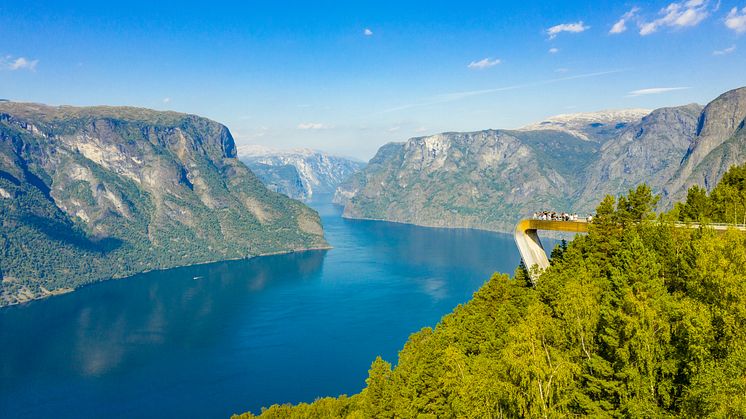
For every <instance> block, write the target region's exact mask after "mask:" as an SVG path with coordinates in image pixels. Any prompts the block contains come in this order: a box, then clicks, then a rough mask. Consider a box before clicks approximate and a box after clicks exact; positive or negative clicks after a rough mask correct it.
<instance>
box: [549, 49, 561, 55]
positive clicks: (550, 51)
mask: <svg viewBox="0 0 746 419" xmlns="http://www.w3.org/2000/svg"><path fill="white" fill-rule="evenodd" d="M558 52H559V48H549V53H550V54H556V53H558Z"/></svg>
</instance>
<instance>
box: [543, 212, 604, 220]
mask: <svg viewBox="0 0 746 419" xmlns="http://www.w3.org/2000/svg"><path fill="white" fill-rule="evenodd" d="M580 219H581V218H580V216H579V215H578V214H575V213H573V214H568V213H566V212H563V213H559V212H555V211H539V212H535V213H534V220H543V221H578V220H580ZM585 221H588V222H591V221H593V216H592V215H589V216H587V217H585Z"/></svg>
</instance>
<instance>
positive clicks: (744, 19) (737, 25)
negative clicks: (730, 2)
mask: <svg viewBox="0 0 746 419" xmlns="http://www.w3.org/2000/svg"><path fill="white" fill-rule="evenodd" d="M725 26H727V27H728V29H732V30H734V31H736V33H739V34H740V33H744V32H746V7H744V8H743V9H741V11H740V12H739V11H738V8H737V7H734V8H732V9H731V10H730V13H728V16H727V17H726V18H725Z"/></svg>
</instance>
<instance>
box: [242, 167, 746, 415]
mask: <svg viewBox="0 0 746 419" xmlns="http://www.w3.org/2000/svg"><path fill="white" fill-rule="evenodd" d="M656 202H657V197H655V196H653V194H652V192H651V190H650V188H648V187H647V186H645V185H642V186H639V187H637V188H636V189H634V190H630V191H629V193H628V194H627V195H626V196H621V197H619V198H618V199H614V198H613V197H611V196H607V197H606V198H605V199H604V200H603V201H602V202H601V203H600V205H599V206H598V208H597V217H596V218H595V220H594V222H593V223H592V225H591V228H590V232H589V233H588V234H587V235H583V236H578V237H576V238H575V239H574V240H573V241H572V242H570V243H568V244H567V245H566V246H559V247H557V248H556V249H555V250H554V251H553V258H552V265H551V266H550V267H549V268H548V269H547V270H546V271H545V272H544V273H543V274H542V275H541V278H540V280H539V281H538V283H537V284H536V286H532V284H531V281H529V280H528V275H527V272H526V271H525V269H523V268H522V267H519V268H518V269H517V270H516V273H515V275H514V277H513V278H510V277H509V276H507V275H498V274H495V275H494V276H493V277H492V278H491V279H490V280H489V281H488V282H487V283H486V284H485V285H484V286H483V287H482V289H480V290H479V291H478V292H476V293H475V294H474V298H473V299H472V300H471V301H469V302H468V303H466V304H464V305H461V306H459V307H457V308H456V309H455V310H454V312H453V313H451V314H449V315H447V316H445V317H444V318H443V319H442V320H441V322H440V323H439V324H438V325H437V326H436V327H435V328H434V329H431V328H424V329H422V330H421V331H419V332H417V333H414V334H413V335H412V336H411V337H410V338H409V341H408V342H407V343H406V344H405V346H404V348H403V350H402V351H401V352H400V353H399V360H398V364H397V365H396V367H395V368H392V365H391V364H390V363H389V362H386V361H384V360H382V359H381V358H378V359H376V360H375V361H373V364H372V365H371V367H370V371H369V377H368V379H367V380H366V384H367V386H366V387H365V389H363V391H362V392H361V393H359V394H356V395H353V396H351V397H347V396H341V397H339V398H322V399H319V400H317V401H315V402H314V403H312V404H300V405H297V406H291V405H282V406H279V405H275V406H272V407H270V408H269V409H265V410H264V411H263V412H262V413H261V417H263V418H285V417H291V418H309V417H348V418H363V417H365V418H379V417H386V418H389V417H402V418H409V417H420V418H426V417H431V418H436V417H438V418H441V417H474V418H488V417H495V418H497V417H545V418H548V417H553V418H554V417H567V416H593V417H646V418H648V417H666V416H685V417H707V416H710V417H743V416H745V415H746V281H744V279H746V234H744V233H743V232H740V231H736V230H735V229H731V230H729V231H727V232H716V231H714V230H713V229H712V228H708V227H707V226H704V227H696V228H675V227H674V225H673V223H674V222H680V221H685V222H687V221H693V222H705V223H722V222H729V223H733V222H734V221H735V222H738V223H740V222H743V220H744V219H745V217H746V165H744V166H741V167H733V168H732V169H731V170H730V171H729V172H728V173H727V174H726V175H725V176H724V177H723V179H722V181H721V182H720V183H719V184H718V185H717V186H716V187H715V188H714V189H713V190H712V192H711V193H709V194H708V193H707V192H706V191H705V190H704V189H702V188H699V187H693V188H691V189H690V190H689V193H688V197H687V200H686V202H684V203H681V204H679V205H677V206H676V207H675V208H674V209H673V210H672V211H670V212H668V213H664V214H660V215H656V213H655V205H656ZM240 417H244V418H248V417H253V415H252V414H251V413H244V414H243V415H240Z"/></svg>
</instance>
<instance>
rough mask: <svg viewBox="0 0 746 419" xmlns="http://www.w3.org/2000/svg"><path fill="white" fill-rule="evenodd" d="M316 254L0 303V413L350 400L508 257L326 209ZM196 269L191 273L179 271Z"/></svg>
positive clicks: (123, 414)
mask: <svg viewBox="0 0 746 419" xmlns="http://www.w3.org/2000/svg"><path fill="white" fill-rule="evenodd" d="M316 208H317V209H318V210H319V212H320V213H321V216H322V219H323V222H324V228H325V230H326V235H327V239H328V241H329V242H330V243H331V244H332V245H333V246H334V249H333V250H329V251H313V252H305V253H299V254H292V255H282V256H270V257H262V258H256V259H252V260H245V261H236V262H224V263H216V264H211V265H203V266H196V267H189V268H179V269H173V270H169V271H162V272H151V273H147V274H142V275H137V276H134V277H132V278H127V279H124V280H118V281H108V282H104V283H100V284H96V285H93V286H89V287H85V288H83V289H81V290H78V291H76V292H74V293H71V294H67V295H63V296H59V297H54V298H50V299H47V300H43V301H35V302H32V303H30V304H25V305H22V306H16V307H9V308H5V309H0V417H3V418H6V417H7V418H17V417H53V418H65V417H69V418H86V417H110V418H111V417H113V418H135V417H137V418H143V417H155V416H158V417H174V416H181V417H187V418H212V417H216V418H219V417H227V416H229V415H230V414H231V413H234V412H243V411H246V410H252V411H255V412H257V411H259V409H260V408H261V407H262V406H268V405H271V404H273V403H283V402H293V403H297V402H301V401H312V400H313V399H314V398H316V397H319V396H334V395H338V394H341V393H346V394H352V393H356V392H358V391H360V389H361V388H362V387H363V386H364V384H365V383H364V380H365V377H366V376H367V370H368V367H369V366H370V363H371V362H372V361H373V359H374V358H375V357H376V355H381V356H383V358H384V359H386V360H388V361H390V362H393V363H395V362H396V357H397V351H398V350H399V349H400V348H401V347H402V345H403V344H404V342H405V341H406V339H407V337H408V336H409V334H411V333H413V332H415V331H417V330H419V329H420V328H422V327H425V326H434V325H435V324H436V323H437V321H438V320H439V319H440V317H441V316H442V315H443V314H445V313H448V312H449V311H451V310H452V309H453V308H454V307H455V306H456V305H458V304H460V303H463V302H465V301H467V300H468V299H469V298H470V297H471V295H472V293H473V292H474V291H476V290H477V289H478V288H479V287H480V286H481V285H482V284H483V283H484V281H486V280H487V279H488V278H489V277H490V275H491V274H492V273H493V272H495V271H498V272H513V270H514V269H515V267H516V265H517V264H518V262H519V255H518V252H517V250H516V248H515V245H514V243H513V239H512V237H511V236H508V235H500V234H493V233H486V232H479V231H469V230H442V229H429V228H421V227H414V226H407V225H399V224H391V223H385V222H376V221H351V220H343V219H342V218H340V216H339V215H340V213H339V209H338V208H336V207H333V206H332V205H327V204H317V205H316ZM195 278H197V279H195Z"/></svg>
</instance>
